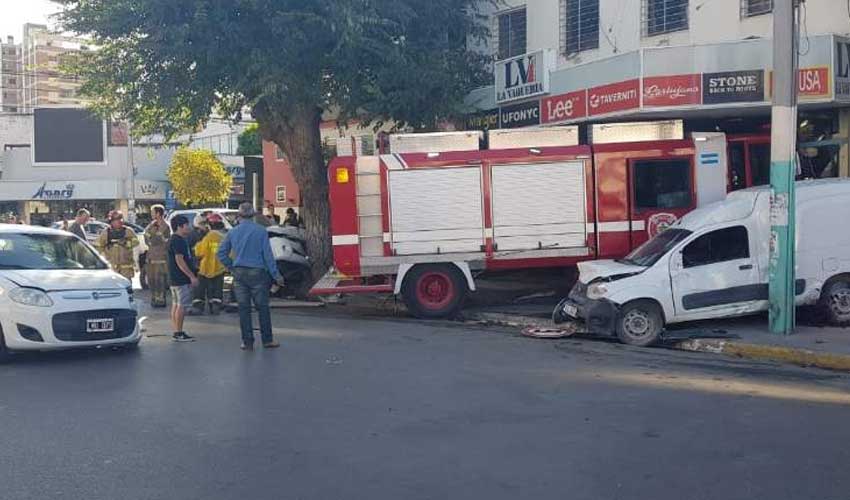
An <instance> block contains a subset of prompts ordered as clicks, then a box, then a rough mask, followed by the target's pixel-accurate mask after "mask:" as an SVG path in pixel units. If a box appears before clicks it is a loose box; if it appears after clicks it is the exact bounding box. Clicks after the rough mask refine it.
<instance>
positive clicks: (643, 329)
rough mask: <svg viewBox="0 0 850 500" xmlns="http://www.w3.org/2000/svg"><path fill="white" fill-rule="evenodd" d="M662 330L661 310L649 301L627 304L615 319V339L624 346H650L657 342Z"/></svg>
mask: <svg viewBox="0 0 850 500" xmlns="http://www.w3.org/2000/svg"><path fill="white" fill-rule="evenodd" d="M663 329H664V320H663V317H662V314H661V310H660V309H659V307H658V306H657V305H656V304H655V303H653V302H652V301H649V300H636V301H634V302H629V303H628V304H626V305H625V306H623V307H622V309H620V315H619V316H618V317H617V338H619V339H620V342H622V343H624V344H628V345H633V346H638V347H647V346H650V345H652V344H654V343H655V342H657V341H658V338H659V337H660V336H661V332H662V330H663Z"/></svg>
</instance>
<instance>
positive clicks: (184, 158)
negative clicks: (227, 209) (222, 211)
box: [168, 147, 233, 206]
mask: <svg viewBox="0 0 850 500" xmlns="http://www.w3.org/2000/svg"><path fill="white" fill-rule="evenodd" d="M168 180H169V181H171V187H172V189H174V195H175V196H176V197H177V201H179V202H180V203H181V204H183V205H186V206H204V205H218V204H222V203H224V202H225V201H227V198H229V197H230V188H231V187H232V185H233V177H231V176H230V174H228V173H227V170H226V169H225V168H224V164H223V163H222V162H221V161H220V160H219V159H218V158H216V156H215V155H214V154H213V153H212V152H210V151H204V150H193V149H189V148H186V147H182V148H180V149H178V150H177V152H176V153H175V154H174V157H173V158H172V159H171V165H170V166H169V168H168Z"/></svg>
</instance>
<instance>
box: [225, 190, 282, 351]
mask: <svg viewBox="0 0 850 500" xmlns="http://www.w3.org/2000/svg"><path fill="white" fill-rule="evenodd" d="M256 215H257V212H256V210H254V206H253V205H251V204H250V203H243V204H241V205H239V219H240V222H239V225H238V226H236V227H235V228H234V229H232V230H231V231H230V232H229V233H228V234H227V237H226V238H225V239H224V241H223V242H222V243H221V245H220V246H219V247H218V254H217V255H218V260H219V261H221V263H222V264H224V266H225V267H227V268H228V269H230V272H231V273H232V274H233V287H234V289H235V291H236V301H237V302H238V303H239V328H240V330H241V331H242V350H251V349H253V348H254V325H253V321H252V318H251V312H252V304H253V307H256V308H257V312H258V313H259V316H260V335H261V338H262V342H263V347H265V348H267V349H274V348H277V347H280V344H279V343H277V342H275V340H274V337H273V335H272V319H271V311H270V310H269V289H270V288H271V285H272V279H274V280H275V281H276V282H277V283H278V284H280V285H281V286H282V285H283V276H281V274H280V272H279V271H278V269H277V263H276V262H275V260H274V255H273V254H272V247H271V244H270V243H269V234H268V232H267V231H266V228H265V227H263V226H261V225H259V224H257V223H256V222H254V218H255V217H256ZM231 252H234V253H235V254H236V258H235V259H232V258H231V257H230V253H231Z"/></svg>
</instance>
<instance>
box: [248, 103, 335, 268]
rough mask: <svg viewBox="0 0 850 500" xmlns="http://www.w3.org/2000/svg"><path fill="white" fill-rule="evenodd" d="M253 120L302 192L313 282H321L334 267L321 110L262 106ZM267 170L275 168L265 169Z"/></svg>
mask: <svg viewBox="0 0 850 500" xmlns="http://www.w3.org/2000/svg"><path fill="white" fill-rule="evenodd" d="M254 116H255V117H256V118H257V121H258V123H259V125H260V131H261V132H262V135H263V137H264V138H265V139H267V140H270V141H272V142H274V143H275V144H277V145H278V146H279V147H280V148H281V150H283V152H284V153H286V157H287V159H288V160H289V165H290V167H291V168H292V174H293V176H294V177H295V181H296V182H297V183H298V187H299V188H300V190H301V203H302V209H301V216H302V218H303V220H304V223H305V225H306V233H307V251H308V253H309V255H310V258H311V259H312V261H313V266H312V267H313V268H312V271H313V279H314V281H316V280H318V279H319V278H321V277H322V276H323V275H324V273H325V271H327V269H328V267H329V266H330V265H331V264H332V261H333V254H332V250H331V237H330V208H329V204H328V173H327V166H326V165H325V163H324V160H323V158H322V139H321V135H320V133H319V124H320V122H321V119H322V110H321V109H320V108H319V107H316V106H312V105H309V104H298V103H295V104H289V105H285V106H283V105H281V106H279V107H275V108H274V109H273V108H271V107H270V106H269V105H267V104H264V103H261V104H260V105H258V106H257V107H256V108H255V111H254ZM265 168H275V167H273V166H271V165H266V166H265Z"/></svg>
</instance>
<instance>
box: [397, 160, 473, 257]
mask: <svg viewBox="0 0 850 500" xmlns="http://www.w3.org/2000/svg"><path fill="white" fill-rule="evenodd" d="M389 184H390V206H391V208H390V214H391V224H392V244H393V248H394V249H395V252H396V254H397V255H419V254H446V253H467V252H480V251H481V246H482V244H483V231H484V229H483V216H482V201H481V200H482V195H481V170H480V168H478V167H458V168H435V169H411V170H394V171H391V172H390V173H389Z"/></svg>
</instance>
